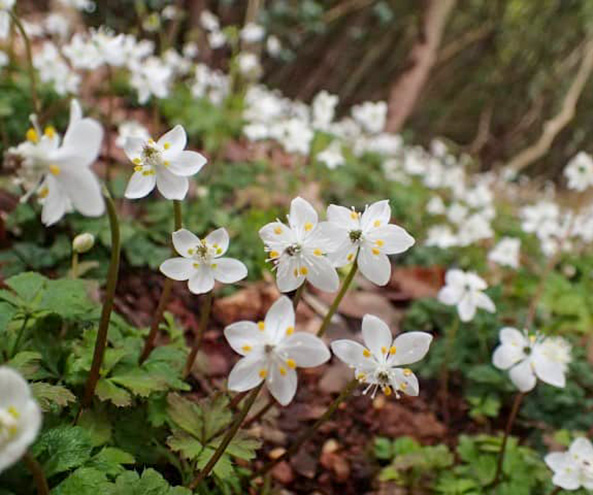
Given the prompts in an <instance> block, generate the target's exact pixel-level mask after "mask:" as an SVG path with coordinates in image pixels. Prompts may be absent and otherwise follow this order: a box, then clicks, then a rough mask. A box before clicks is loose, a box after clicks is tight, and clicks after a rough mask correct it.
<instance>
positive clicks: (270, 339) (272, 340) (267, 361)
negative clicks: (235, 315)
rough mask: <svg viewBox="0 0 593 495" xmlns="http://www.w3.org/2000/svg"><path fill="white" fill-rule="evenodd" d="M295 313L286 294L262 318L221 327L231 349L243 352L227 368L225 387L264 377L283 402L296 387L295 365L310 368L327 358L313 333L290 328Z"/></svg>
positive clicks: (250, 384) (247, 385)
mask: <svg viewBox="0 0 593 495" xmlns="http://www.w3.org/2000/svg"><path fill="white" fill-rule="evenodd" d="M294 325H295V316H294V309H293V306H292V302H291V301H290V299H288V297H286V296H283V297H281V298H280V299H278V300H277V301H276V302H275V303H274V304H273V305H272V307H271V308H270V310H269V311H268V313H267V315H266V318H265V320H264V321H260V322H259V323H253V322H250V321H239V322H237V323H233V324H232V325H229V326H228V327H226V328H225V329H224V336H225V337H226V339H227V341H228V343H229V344H230V346H231V347H232V348H233V350H234V351H235V352H237V353H239V354H240V355H241V356H244V357H243V358H242V359H240V360H239V362H238V363H237V364H236V365H235V366H234V368H233V369H232V370H231V374H230V375H229V389H230V390H234V391H236V392H244V391H246V390H250V389H252V388H255V387H257V386H258V385H259V384H260V383H261V382H262V381H263V380H265V381H266V385H267V387H268V390H269V391H270V393H271V394H272V396H273V397H274V398H275V399H276V400H277V401H278V402H279V403H280V404H282V405H283V406H286V405H287V404H289V403H290V402H291V401H292V399H293V397H294V395H295V393H296V388H297V373H296V368H297V367H299V368H311V367H315V366H319V365H321V364H323V363H325V362H326V361H327V360H328V359H329V358H330V353H329V350H328V349H327V347H326V345H325V344H324V343H323V341H322V340H321V339H320V338H318V337H316V336H315V335H312V334H309V333H305V332H297V333H295V332H294Z"/></svg>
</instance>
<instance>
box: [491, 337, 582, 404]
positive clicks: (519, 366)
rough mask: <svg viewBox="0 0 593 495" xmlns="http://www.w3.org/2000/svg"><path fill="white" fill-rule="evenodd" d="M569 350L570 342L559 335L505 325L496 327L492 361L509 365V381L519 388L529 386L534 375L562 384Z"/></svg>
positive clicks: (560, 385) (532, 385) (558, 384)
mask: <svg viewBox="0 0 593 495" xmlns="http://www.w3.org/2000/svg"><path fill="white" fill-rule="evenodd" d="M570 354H571V348H570V344H568V342H566V341H565V340H564V339H562V338H560V337H544V336H542V335H540V334H537V333H536V334H532V335H527V332H524V333H521V332H520V331H519V330H517V329H516V328H512V327H505V328H503V329H502V330H501V331H500V345H499V346H498V347H497V348H496V350H495V351H494V354H493V355H492V363H493V364H494V366H496V367H497V368H499V369H501V370H509V369H510V371H509V376H510V378H511V381H512V382H513V383H514V384H515V386H516V387H517V388H518V389H519V390H520V391H521V392H529V391H530V390H532V389H533V388H534V387H535V384H536V382H537V378H539V379H540V380H541V381H543V382H545V383H548V384H549V385H553V386H554V387H559V388H564V386H565V385H566V377H565V374H566V372H567V370H568V364H569V363H570V360H571V356H570Z"/></svg>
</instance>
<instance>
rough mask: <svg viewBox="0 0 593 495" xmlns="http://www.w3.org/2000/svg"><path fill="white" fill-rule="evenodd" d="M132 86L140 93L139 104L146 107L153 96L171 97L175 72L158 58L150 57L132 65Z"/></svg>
mask: <svg viewBox="0 0 593 495" xmlns="http://www.w3.org/2000/svg"><path fill="white" fill-rule="evenodd" d="M130 70H131V72H132V77H131V78H130V85H131V86H132V87H133V88H134V89H135V90H136V91H137V92H138V102H139V103H140V104H141V105H144V104H145V103H146V102H147V101H148V100H150V98H151V96H154V97H155V98H166V97H167V96H169V91H170V84H171V79H172V77H173V70H172V69H171V67H169V66H168V65H167V64H165V63H164V62H163V61H162V60H161V59H160V58H158V57H148V58H147V59H145V60H142V61H134V62H133V63H131V64H130Z"/></svg>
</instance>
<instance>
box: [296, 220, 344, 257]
mask: <svg viewBox="0 0 593 495" xmlns="http://www.w3.org/2000/svg"><path fill="white" fill-rule="evenodd" d="M345 241H350V237H349V234H348V231H347V230H344V229H342V228H340V227H338V226H337V225H336V224H334V223H330V222H320V223H318V224H317V227H316V228H315V229H313V230H312V231H311V233H310V234H309V235H308V236H307V240H306V243H307V246H308V247H309V248H310V249H312V250H313V249H316V248H319V249H321V250H322V251H323V252H324V253H332V252H334V251H336V250H337V249H338V248H339V247H340V246H341V245H342V244H343V243H344V242H345ZM350 244H352V243H350Z"/></svg>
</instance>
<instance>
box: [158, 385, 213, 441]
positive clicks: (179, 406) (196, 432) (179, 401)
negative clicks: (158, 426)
mask: <svg viewBox="0 0 593 495" xmlns="http://www.w3.org/2000/svg"><path fill="white" fill-rule="evenodd" d="M167 402H168V403H169V408H168V413H169V417H170V418H171V420H172V421H173V422H174V423H175V424H176V425H177V426H179V428H181V429H183V430H185V431H186V432H188V433H190V434H191V435H193V436H194V437H196V438H199V439H203V438H204V430H203V421H202V414H201V411H200V409H199V408H198V405H197V404H195V403H193V402H191V401H189V400H187V399H184V398H183V397H181V396H180V395H178V394H169V396H168V397H167Z"/></svg>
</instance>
